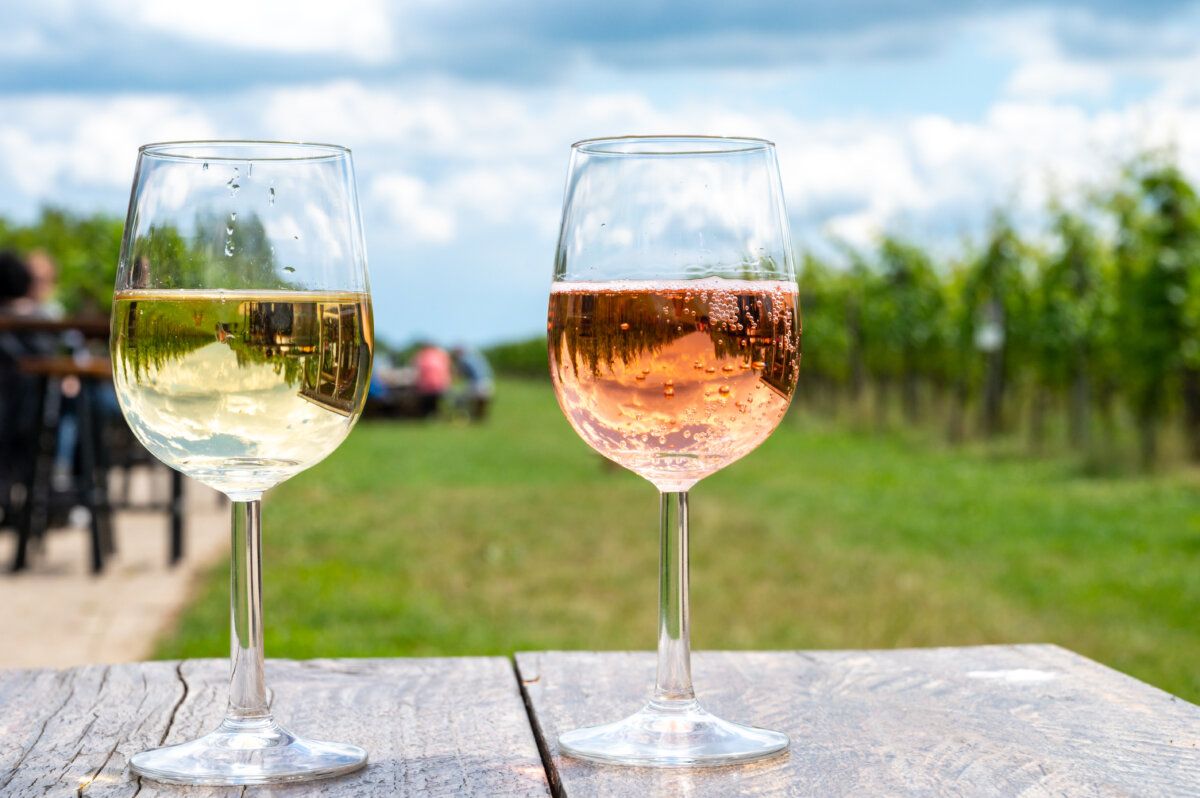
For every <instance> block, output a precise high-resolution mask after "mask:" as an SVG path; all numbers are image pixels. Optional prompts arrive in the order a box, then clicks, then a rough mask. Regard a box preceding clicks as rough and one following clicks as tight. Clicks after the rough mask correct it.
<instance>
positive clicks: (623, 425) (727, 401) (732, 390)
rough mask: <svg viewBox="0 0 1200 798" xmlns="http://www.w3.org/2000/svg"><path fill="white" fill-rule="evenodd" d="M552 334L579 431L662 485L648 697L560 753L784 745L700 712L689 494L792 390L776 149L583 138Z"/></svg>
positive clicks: (631, 759) (737, 756)
mask: <svg viewBox="0 0 1200 798" xmlns="http://www.w3.org/2000/svg"><path fill="white" fill-rule="evenodd" d="M547 329H548V339H549V353H550V371H551V376H552V378H553V381H554V388H555V392H556V394H557V396H558V401H559V405H560V406H561V407H562V409H563V412H564V413H565V414H566V416H567V419H568V420H569V421H570V423H571V426H572V427H574V428H575V431H576V432H577V433H579V435H580V436H581V437H582V438H583V439H584V441H586V442H587V443H588V444H589V445H591V446H592V448H594V449H595V450H596V451H598V452H599V453H600V454H602V455H604V456H605V457H608V458H609V459H611V460H613V461H615V462H616V463H618V464H620V465H622V466H624V467H625V468H628V469H630V470H631V471H633V472H635V473H636V474H639V475H640V476H642V477H644V478H645V479H647V480H649V481H650V482H651V483H653V484H654V486H655V487H657V488H658V490H659V491H660V535H661V537H660V563H659V628H658V675H657V679H656V684H655V688H654V694H653V697H652V698H651V699H650V701H649V703H648V704H647V705H646V706H645V707H644V708H643V709H642V710H641V711H639V712H637V713H635V714H634V715H632V716H630V717H628V718H626V719H624V720H621V721H617V722H615V723H609V724H606V725H602V726H594V727H589V728H584V729H576V730H574V731H569V732H566V733H565V734H563V735H561V736H560V737H559V741H558V742H559V749H560V750H561V751H562V752H563V753H565V754H568V755H571V756H574V757H578V758H581V759H587V760H593V761H598V762H606V763H616V764H625V765H643V766H668V767H669V766H676V767H678V766H702V765H725V764H731V763H735V762H749V761H753V760H757V759H764V758H766V757H770V756H773V755H776V754H779V753H781V752H783V751H785V750H786V749H787V747H788V738H787V736H786V735H784V734H781V733H779V732H775V731H769V730H765V729H759V728H753V727H749V726H742V725H739V724H736V723H731V722H728V721H725V720H722V719H720V718H717V717H715V716H714V715H712V714H710V713H709V712H707V711H706V710H705V709H704V708H703V707H701V706H700V704H699V703H698V702H697V701H696V697H695V692H694V690H693V688H692V676H691V649H690V645H691V644H690V641H689V631H688V630H689V613H688V490H689V489H690V488H691V487H692V486H693V485H695V484H696V483H697V482H698V481H699V480H700V479H702V478H703V477H705V476H707V475H709V474H712V473H713V472H715V471H717V470H718V469H721V468H724V467H725V466H726V465H728V464H729V463H731V462H733V461H734V460H737V459H738V458H740V457H742V456H744V455H745V454H747V453H748V452H750V451H751V450H752V449H754V448H755V447H756V446H758V445H759V444H760V443H762V442H763V441H764V440H765V439H766V438H767V436H768V435H770V434H771V432H772V430H774V429H775V427H776V426H777V425H778V424H779V421H780V419H782V418H783V416H784V413H785V412H786V411H787V408H788V405H789V403H790V401H791V398H792V394H793V393H794V391H795V386H796V378H797V372H798V369H799V363H800V310H799V306H798V303H797V289H796V280H795V269H794V264H793V256H792V249H791V234H790V232H789V228H788V221H787V213H786V211H785V209H784V203H783V192H782V189H781V187H780V182H779V175H778V167H777V165H776V160H775V148H774V145H773V144H772V143H770V142H768V141H763V140H759V139H745V138H712V137H703V136H673V137H640V138H632V137H626V138H611V139H592V140H588V141H581V142H578V143H576V144H575V145H574V146H573V147H572V153H571V163H570V168H569V171H568V176H567V187H566V195H565V198H564V200H563V213H562V227H561V229H560V234H559V240H558V250H557V254H556V258H555V266H554V282H553V284H552V286H551V289H550V311H549V320H548V325H547Z"/></svg>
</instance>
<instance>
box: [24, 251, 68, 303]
mask: <svg viewBox="0 0 1200 798" xmlns="http://www.w3.org/2000/svg"><path fill="white" fill-rule="evenodd" d="M25 267H26V268H27V269H28V270H29V276H30V277H31V278H32V283H31V285H30V286H29V292H28V297H29V300H30V302H31V303H32V306H33V307H32V309H31V315H35V316H39V317H41V318H45V319H61V318H62V317H63V316H65V315H66V310H65V309H64V308H63V306H62V303H61V302H59V301H58V264H57V263H55V262H54V258H52V257H50V253H49V252H46V251H45V250H43V249H36V250H34V251H33V252H30V253H29V257H27V258H26V259H25Z"/></svg>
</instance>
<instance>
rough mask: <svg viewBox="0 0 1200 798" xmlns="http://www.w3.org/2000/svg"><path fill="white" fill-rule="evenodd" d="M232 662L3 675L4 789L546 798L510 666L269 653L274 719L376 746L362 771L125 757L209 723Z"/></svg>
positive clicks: (202, 795)
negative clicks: (289, 772)
mask: <svg viewBox="0 0 1200 798" xmlns="http://www.w3.org/2000/svg"><path fill="white" fill-rule="evenodd" d="M228 678H229V664H228V662H227V661H226V660H187V661H184V662H181V663H180V662H152V663H141V664H132V665H114V666H99V665H96V666H86V667H81V668H71V669H69V670H64V671H53V670H13V671H0V796H4V798H7V797H8V796H31V798H32V796H38V798H40V797H41V796H60V795H61V796H86V798H99V797H100V796H104V798H109V797H110V796H113V797H116V796H121V797H122V798H132V796H138V798H158V797H159V796H181V795H187V796H195V798H216V797H217V796H220V797H221V798H224V797H225V796H250V797H254V796H288V797H289V798H290V797H291V796H417V795H420V796H426V795H432V796H460V795H486V796H545V795H547V791H548V788H547V783H546V777H545V772H544V771H543V768H542V763H541V759H540V757H539V754H538V750H537V747H536V744H535V742H534V738H533V735H532V733H531V731H530V728H529V721H528V716H527V715H526V712H525V708H524V706H523V705H522V701H521V696H520V693H519V690H518V688H517V683H516V680H515V678H514V676H513V670H512V666H511V664H510V662H509V661H508V660H507V659H504V658H501V657H464V658H453V659H388V660H378V659H376V660H368V659H361V660H360V659H343V660H309V661H303V662H299V661H287V660H269V661H268V663H267V680H268V685H269V686H270V688H271V689H272V692H273V707H274V711H275V714H276V717H277V718H278V719H279V720H280V721H281V722H282V723H283V724H284V725H285V726H286V727H288V728H290V729H291V730H293V731H295V732H297V733H299V734H302V735H305V736H309V737H316V738H321V739H328V740H338V741H344V742H351V743H356V744H358V745H361V746H363V747H364V748H366V749H367V751H368V752H369V754H370V762H369V764H368V765H367V767H366V769H364V770H362V771H359V772H358V773H354V774H350V775H348V776H344V777H341V778H337V779H329V780H325V781H317V782H310V783H308V784H302V785H290V786H282V787H248V788H240V787H239V788H204V787H177V786H172V785H161V784H157V783H155V782H152V781H149V780H142V779H138V778H137V777H135V776H133V775H132V774H131V773H130V772H129V768H128V759H129V757H130V756H132V755H133V754H134V753H137V752H138V751H140V750H142V749H144V748H148V747H153V746H156V745H159V744H162V743H164V742H165V743H167V744H170V743H176V742H182V741H184V740H187V739H190V738H192V737H196V736H198V735H200V734H202V733H204V732H206V731H209V730H211V729H212V728H213V727H215V726H216V724H217V723H218V722H219V721H220V719H221V716H222V715H223V714H224V710H225V697H226V685H227V683H228Z"/></svg>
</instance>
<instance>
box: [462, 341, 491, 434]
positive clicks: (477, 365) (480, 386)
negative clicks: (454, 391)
mask: <svg viewBox="0 0 1200 798" xmlns="http://www.w3.org/2000/svg"><path fill="white" fill-rule="evenodd" d="M453 358H454V366H455V370H456V371H457V372H458V375H459V376H460V377H462V379H463V381H464V382H465V383H466V385H465V386H463V388H462V390H461V392H460V393H459V395H458V397H457V399H458V402H459V403H460V404H461V405H462V406H463V408H464V409H465V410H466V412H467V416H468V417H469V418H470V419H471V420H472V421H483V420H484V419H485V418H486V417H487V409H488V403H489V402H491V400H492V394H493V393H494V392H495V384H494V382H493V379H492V366H491V364H490V363H488V361H487V358H486V357H484V355H483V353H482V352H480V351H479V350H478V349H474V348H469V347H466V346H457V347H455V348H454V352H453Z"/></svg>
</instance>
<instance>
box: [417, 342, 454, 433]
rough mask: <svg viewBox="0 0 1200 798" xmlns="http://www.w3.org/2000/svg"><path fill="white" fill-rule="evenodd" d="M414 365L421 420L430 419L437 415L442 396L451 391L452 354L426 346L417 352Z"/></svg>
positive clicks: (438, 348)
mask: <svg viewBox="0 0 1200 798" xmlns="http://www.w3.org/2000/svg"><path fill="white" fill-rule="evenodd" d="M413 365H414V366H415V367H416V369H417V397H418V399H419V402H420V414H421V418H429V417H430V416H432V415H435V414H436V413H437V411H438V405H440V404H441V401H442V396H443V395H444V394H445V393H446V391H447V390H449V389H450V381H451V379H452V378H453V369H452V367H451V363H450V354H449V353H448V352H446V350H445V349H442V348H441V347H440V346H435V345H434V344H425V345H423V346H422V347H421V348H420V349H419V350H417V354H416V356H415V357H414V358H413Z"/></svg>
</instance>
